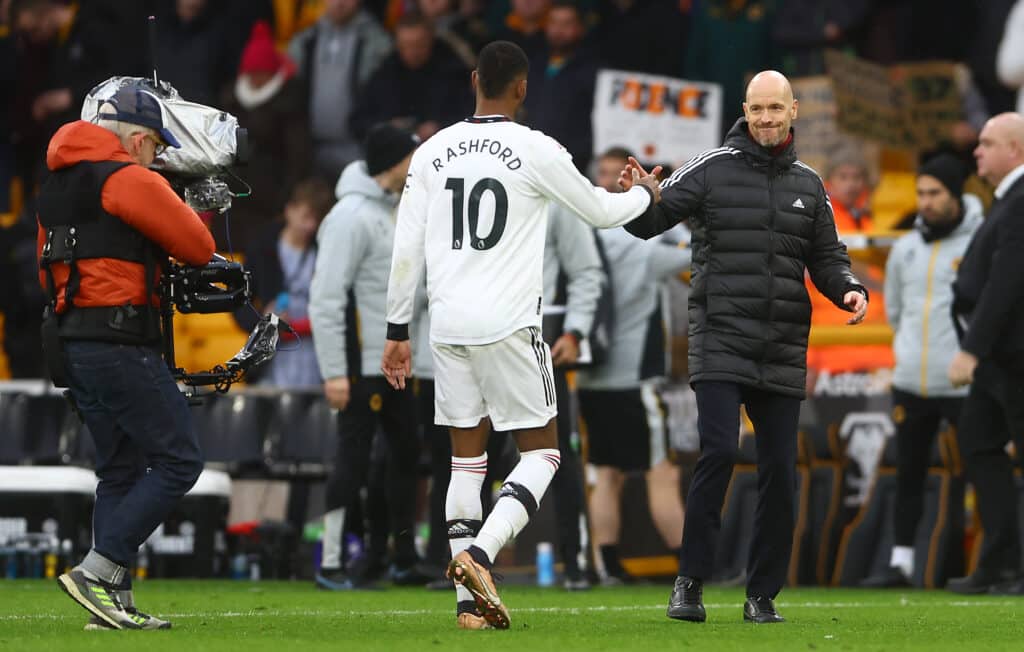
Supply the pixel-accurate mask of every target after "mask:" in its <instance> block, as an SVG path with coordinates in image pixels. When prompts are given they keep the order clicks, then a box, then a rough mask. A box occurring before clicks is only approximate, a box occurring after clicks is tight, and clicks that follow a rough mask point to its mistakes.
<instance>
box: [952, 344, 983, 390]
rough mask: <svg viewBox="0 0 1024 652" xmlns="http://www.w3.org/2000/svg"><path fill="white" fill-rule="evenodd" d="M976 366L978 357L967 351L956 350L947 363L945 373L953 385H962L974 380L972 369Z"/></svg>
mask: <svg viewBox="0 0 1024 652" xmlns="http://www.w3.org/2000/svg"><path fill="white" fill-rule="evenodd" d="M977 368H978V357H977V356H975V355H974V354H972V353H968V352H967V351H957V352H956V355H954V356H953V361H952V362H950V363H949V369H948V370H947V371H946V375H947V376H948V377H949V382H951V383H953V387H963V386H964V385H970V384H971V383H973V382H974V370H975V369H977Z"/></svg>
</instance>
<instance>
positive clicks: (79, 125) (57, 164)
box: [46, 120, 135, 171]
mask: <svg viewBox="0 0 1024 652" xmlns="http://www.w3.org/2000/svg"><path fill="white" fill-rule="evenodd" d="M82 161H122V162H124V163H134V162H135V160H134V159H133V158H132V157H131V156H129V155H128V152H127V151H125V149H124V147H123V146H122V145H121V141H120V140H119V139H118V137H117V135H116V134H114V132H112V131H108V130H106V129H104V128H103V127H100V126H99V125H94V124H92V123H91V122H85V121H84V120H76V121H74V122H69V123H67V124H65V125H64V126H62V127H61V128H60V129H58V130H57V133H55V134H54V135H53V138H51V139H50V145H49V147H47V148H46V167H47V168H49V169H50V170H51V171H56V170H61V169H63V168H66V167H70V166H72V165H75V164H76V163H81V162H82Z"/></svg>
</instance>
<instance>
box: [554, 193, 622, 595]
mask: <svg viewBox="0 0 1024 652" xmlns="http://www.w3.org/2000/svg"><path fill="white" fill-rule="evenodd" d="M596 238H597V235H596V234H595V232H594V229H593V228H591V227H590V225H588V224H586V223H584V222H583V221H582V220H580V219H579V218H578V217H576V215H575V214H574V213H572V212H571V211H569V209H567V208H565V207H564V206H561V205H559V204H552V205H551V209H550V211H549V212H548V230H547V236H546V239H545V242H544V322H543V325H544V328H543V332H544V340H545V342H547V344H548V345H549V346H550V347H551V364H552V366H553V367H554V372H555V373H554V380H555V402H556V403H557V405H558V417H557V420H558V421H557V423H558V451H559V453H560V454H561V456H562V463H561V465H560V466H559V467H558V471H557V472H556V473H555V477H554V478H553V479H552V481H551V492H552V496H553V497H554V500H555V517H556V521H557V524H558V543H559V553H560V554H561V558H562V562H563V564H564V566H565V580H564V583H563V585H564V586H565V588H566V589H569V590H581V589H587V588H589V587H590V582H589V580H588V579H587V578H586V575H585V574H584V572H583V570H582V569H581V568H580V564H579V559H578V558H579V553H580V550H581V547H582V546H583V545H584V540H583V538H582V537H581V529H580V515H581V514H583V515H585V514H586V510H585V509H584V502H583V495H584V494H583V468H582V465H581V464H580V455H579V446H578V445H574V443H573V435H575V434H576V427H575V423H576V422H575V419H576V413H575V411H574V410H573V409H572V400H571V399H572V396H571V394H570V390H569V382H568V379H567V377H566V372H567V371H568V370H569V369H570V368H571V367H574V366H576V365H577V364H581V365H584V366H585V365H586V364H587V363H588V362H589V361H591V360H592V359H593V353H594V344H593V343H592V342H591V341H590V338H591V336H592V335H593V334H594V332H593V331H594V321H595V317H596V315H597V311H598V303H599V301H600V300H601V297H602V292H603V291H605V290H604V288H605V285H606V284H607V283H608V280H607V278H606V276H605V269H604V265H603V263H602V261H601V255H600V253H599V251H598V244H597V239H596ZM609 309H610V306H609Z"/></svg>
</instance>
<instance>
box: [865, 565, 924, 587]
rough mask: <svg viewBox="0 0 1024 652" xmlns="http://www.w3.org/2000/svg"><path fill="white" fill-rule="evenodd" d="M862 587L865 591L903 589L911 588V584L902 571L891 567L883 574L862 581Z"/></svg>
mask: <svg viewBox="0 0 1024 652" xmlns="http://www.w3.org/2000/svg"><path fill="white" fill-rule="evenodd" d="M860 586H861V588H865V589H902V588H909V587H910V586H911V584H910V580H909V579H907V576H906V575H904V574H903V571H902V570H900V569H899V568H896V567H895V566H889V567H888V568H886V569H885V570H884V571H882V572H881V573H878V574H877V575H872V576H871V577H868V578H865V579H864V580H862V581H861V583H860Z"/></svg>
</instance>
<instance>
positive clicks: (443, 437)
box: [418, 369, 584, 566]
mask: <svg viewBox="0 0 1024 652" xmlns="http://www.w3.org/2000/svg"><path fill="white" fill-rule="evenodd" d="M554 379H555V400H556V401H557V404H558V417H556V424H557V426H558V451H559V453H560V455H561V457H562V463H561V465H559V467H558V471H557V472H556V473H555V477H554V478H553V479H552V480H551V490H550V493H551V496H552V498H553V499H554V501H555V518H556V520H557V525H558V540H559V549H560V551H561V553H562V561H563V562H565V563H566V565H567V566H575V565H576V563H577V561H576V558H577V555H578V554H579V552H580V514H582V513H583V509H584V504H583V468H582V464H581V462H580V455H579V451H578V450H576V449H575V448H574V447H573V444H572V433H573V412H572V409H571V408H572V404H571V401H570V398H571V395H570V393H569V383H568V381H567V379H566V374H565V371H564V370H561V369H555V374H554ZM419 388H420V389H419V396H418V401H419V411H420V412H419V413H420V419H421V421H420V422H421V424H422V425H423V428H424V432H425V433H427V439H428V441H429V442H430V457H431V463H430V466H431V473H432V477H433V483H432V484H433V489H431V496H430V514H431V516H430V542H429V544H428V546H427V557H428V558H429V559H430V561H431V562H437V561H440V562H441V563H447V559H448V539H447V529H446V528H445V516H444V506H445V495H446V491H447V489H448V482H449V481H450V480H451V454H452V448H451V439H450V438H449V435H448V429H447V428H445V427H443V426H436V425H434V383H433V381H431V380H423V379H421V380H420V381H419ZM504 446H505V442H504V441H503V440H502V438H501V436H500V435H498V436H492V437H491V438H490V441H489V443H488V446H487V450H488V458H489V461H490V466H493V465H494V464H496V463H497V461H498V457H499V456H500V453H501V451H502V449H503V448H504ZM492 475H493V474H492V472H491V471H490V470H489V471H488V474H487V479H488V480H492V479H493V478H492ZM498 479H499V480H500V478H498ZM483 493H485V494H489V487H488V486H487V483H485V485H484V489H483ZM489 502H490V501H486V500H485V501H484V506H485V510H484V511H485V514H486V511H487V509H486V508H487V506H488V504H489ZM435 533H437V535H436V536H435Z"/></svg>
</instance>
